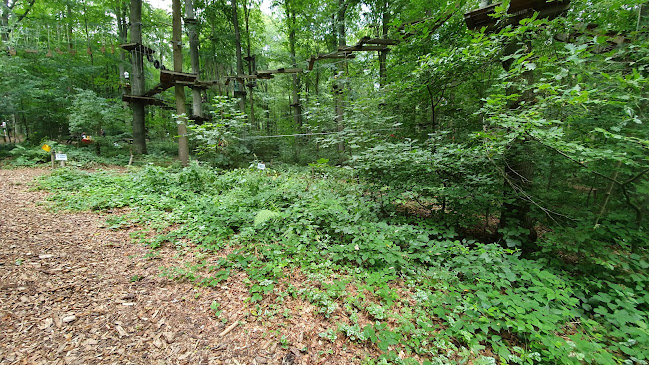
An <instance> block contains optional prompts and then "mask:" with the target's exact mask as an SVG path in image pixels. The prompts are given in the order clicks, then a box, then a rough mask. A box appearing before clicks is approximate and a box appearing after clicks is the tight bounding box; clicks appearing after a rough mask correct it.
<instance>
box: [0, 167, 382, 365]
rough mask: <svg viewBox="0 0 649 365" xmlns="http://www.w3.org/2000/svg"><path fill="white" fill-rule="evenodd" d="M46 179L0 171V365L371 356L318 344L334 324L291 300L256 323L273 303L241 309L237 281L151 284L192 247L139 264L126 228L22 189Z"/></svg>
mask: <svg viewBox="0 0 649 365" xmlns="http://www.w3.org/2000/svg"><path fill="white" fill-rule="evenodd" d="M47 173H49V170H46V169H34V168H31V169H15V170H0V364H98V363H101V364H352V363H361V362H362V359H364V358H366V357H367V356H368V355H370V354H372V353H374V354H376V350H373V349H368V348H365V347H362V346H359V345H357V344H355V343H352V342H349V341H348V340H347V339H344V338H339V339H338V340H336V342H334V343H331V342H329V341H328V340H325V339H323V338H321V337H320V336H318V333H321V332H324V331H325V330H327V329H329V328H335V326H336V324H335V322H336V320H331V321H327V320H325V319H324V318H322V317H321V316H316V315H315V314H314V307H313V306H312V305H310V304H309V303H307V302H304V301H301V300H299V299H292V298H287V299H286V300H285V301H284V302H283V303H280V304H279V305H281V307H282V310H281V311H279V313H278V314H277V315H275V316H268V315H261V314H260V313H258V312H259V311H260V308H261V310H262V311H263V308H268V305H269V304H272V303H275V302H274V301H273V298H272V296H271V298H267V299H264V301H262V302H261V304H260V305H261V307H256V305H257V304H249V303H248V302H247V301H246V299H247V298H248V297H249V293H248V289H247V288H246V286H245V284H244V278H245V274H243V273H234V274H233V275H232V276H231V277H230V278H229V279H228V280H226V281H224V282H222V283H220V284H219V285H218V286H217V287H214V288H205V287H197V286H195V285H193V284H192V283H189V282H176V281H173V280H171V279H169V278H166V277H162V276H160V272H161V267H172V266H183V264H184V262H191V261H192V260H194V259H195V257H194V253H195V252H193V251H192V250H191V247H190V249H189V250H188V251H187V252H185V253H183V255H179V251H177V250H176V249H175V248H173V247H163V248H162V249H160V251H159V254H156V255H153V257H151V255H148V256H147V253H149V250H148V249H147V248H146V247H144V246H142V245H139V244H134V243H132V242H131V239H130V236H129V231H128V230H119V231H114V230H110V229H108V228H105V220H106V218H107V217H108V216H109V214H108V213H101V214H99V213H93V212H82V213H70V212H58V211H54V210H52V209H51V208H49V207H48V206H49V205H48V203H46V202H45V200H46V198H47V193H45V192H42V191H33V190H31V187H32V186H33V185H32V181H33V179H34V178H35V177H37V176H40V175H43V174H47ZM194 251H196V250H194ZM213 301H216V302H218V303H219V304H220V308H219V309H221V310H222V313H221V315H220V316H219V317H218V318H217V317H216V316H215V315H214V312H213V311H212V310H211V309H210V304H211V303H212V302H213ZM235 323H238V324H236V325H234V326H233V324H235ZM282 337H284V340H281V338H282ZM339 337H343V336H339Z"/></svg>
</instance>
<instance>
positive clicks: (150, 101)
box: [122, 95, 173, 109]
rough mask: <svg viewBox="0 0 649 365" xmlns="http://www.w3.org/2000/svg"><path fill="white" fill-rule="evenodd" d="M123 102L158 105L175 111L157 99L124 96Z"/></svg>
mask: <svg viewBox="0 0 649 365" xmlns="http://www.w3.org/2000/svg"><path fill="white" fill-rule="evenodd" d="M122 100H123V101H126V102H129V103H139V104H144V105H156V106H160V107H163V108H168V109H173V108H172V107H171V106H169V105H167V104H166V103H165V102H164V101H162V100H160V99H157V98H152V97H150V96H137V95H122Z"/></svg>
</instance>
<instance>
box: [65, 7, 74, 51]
mask: <svg viewBox="0 0 649 365" xmlns="http://www.w3.org/2000/svg"><path fill="white" fill-rule="evenodd" d="M66 11H67V15H66V18H67V21H68V50H69V51H70V52H71V51H72V50H74V44H73V42H72V7H71V6H70V4H67V6H66Z"/></svg>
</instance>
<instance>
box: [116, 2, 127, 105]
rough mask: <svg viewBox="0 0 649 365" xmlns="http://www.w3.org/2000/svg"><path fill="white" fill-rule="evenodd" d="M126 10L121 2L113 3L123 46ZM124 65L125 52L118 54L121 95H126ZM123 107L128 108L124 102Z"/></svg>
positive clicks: (125, 34)
mask: <svg viewBox="0 0 649 365" xmlns="http://www.w3.org/2000/svg"><path fill="white" fill-rule="evenodd" d="M125 10H126V9H124V8H123V3H122V0H116V1H115V14H116V16H117V19H116V21H117V32H118V36H119V41H120V43H122V44H124V43H126V39H127V36H128V28H127V26H126V14H125V13H126V12H125ZM125 64H126V52H119V65H118V69H119V81H120V87H119V88H120V92H121V94H122V95H124V94H126V88H125V87H124V86H125V85H126V82H127V81H126V78H125V77H124V72H125V71H126V70H125V68H124V65H125ZM124 105H125V107H126V106H128V104H127V103H126V102H125V103H124Z"/></svg>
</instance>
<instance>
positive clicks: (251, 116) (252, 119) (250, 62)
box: [243, 0, 258, 129]
mask: <svg viewBox="0 0 649 365" xmlns="http://www.w3.org/2000/svg"><path fill="white" fill-rule="evenodd" d="M243 11H244V15H245V20H246V48H247V50H248V75H252V74H253V71H256V70H255V68H256V67H253V66H255V62H254V58H253V57H252V55H251V54H250V24H249V20H250V19H249V18H250V10H249V9H248V1H247V0H245V2H244V7H243ZM253 88H254V84H253V82H252V80H251V81H250V82H249V83H248V89H249V90H248V92H250V114H249V116H248V119H249V121H250V126H251V127H252V128H253V129H258V128H257V126H256V125H255V99H254V96H253V92H252V91H253Z"/></svg>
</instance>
